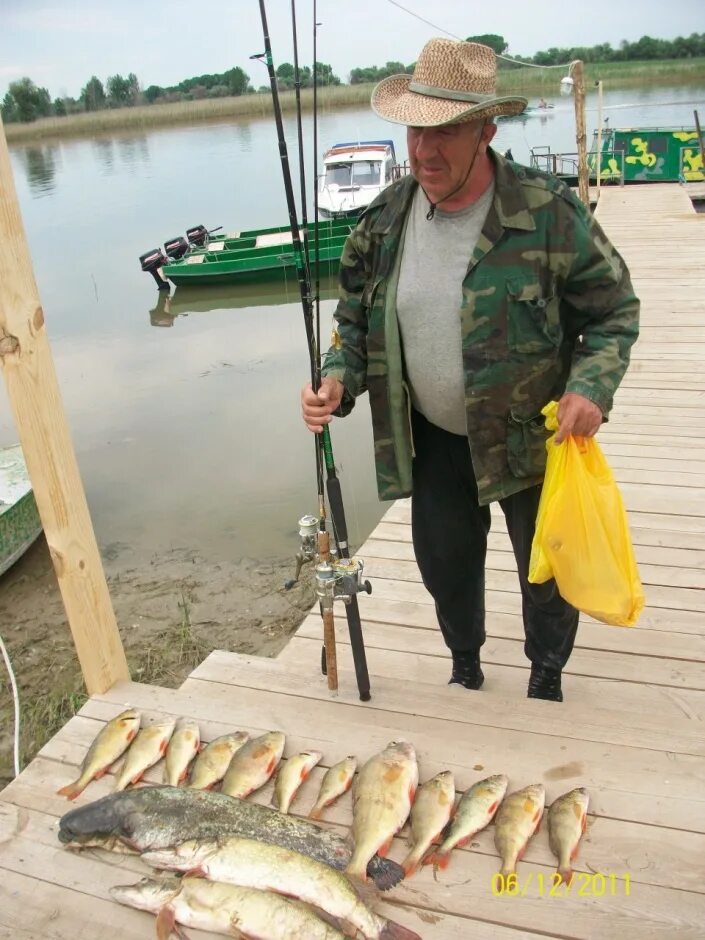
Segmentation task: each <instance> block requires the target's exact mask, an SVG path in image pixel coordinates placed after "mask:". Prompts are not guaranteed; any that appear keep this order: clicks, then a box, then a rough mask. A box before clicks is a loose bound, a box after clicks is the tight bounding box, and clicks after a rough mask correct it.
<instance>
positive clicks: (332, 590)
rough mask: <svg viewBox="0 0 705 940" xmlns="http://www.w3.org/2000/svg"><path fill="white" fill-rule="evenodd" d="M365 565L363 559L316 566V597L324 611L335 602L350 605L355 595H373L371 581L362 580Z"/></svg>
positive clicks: (325, 562)
mask: <svg viewBox="0 0 705 940" xmlns="http://www.w3.org/2000/svg"><path fill="white" fill-rule="evenodd" d="M364 567H365V563H364V561H363V560H362V559H361V558H335V557H333V556H332V553H331V558H330V560H329V561H320V562H319V563H318V564H317V565H316V597H317V598H318V600H319V601H320V604H321V607H323V608H324V609H325V608H326V607H327V608H331V607H332V606H333V603H334V601H342V602H343V603H344V604H349V603H350V601H351V600H352V599H353V596H354V595H355V594H359V593H360V592H361V591H364V592H365V593H366V594H371V593H372V585H371V584H370V582H369V581H363V580H362V572H363V570H364Z"/></svg>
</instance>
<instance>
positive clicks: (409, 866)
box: [401, 849, 423, 878]
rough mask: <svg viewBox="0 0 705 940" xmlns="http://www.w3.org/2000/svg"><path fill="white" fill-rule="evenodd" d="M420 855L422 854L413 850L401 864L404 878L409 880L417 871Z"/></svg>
mask: <svg viewBox="0 0 705 940" xmlns="http://www.w3.org/2000/svg"><path fill="white" fill-rule="evenodd" d="M422 854H423V853H422V852H419V851H417V850H416V849H414V850H413V851H412V852H409V854H408V855H407V856H406V858H405V859H404V861H403V862H402V863H401V867H402V868H403V869H404V877H405V878H410V877H411V876H412V875H414V874H416V872H417V871H418V870H419V866H420V865H421V855H422Z"/></svg>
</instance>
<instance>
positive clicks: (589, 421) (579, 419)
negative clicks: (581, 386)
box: [556, 392, 602, 444]
mask: <svg viewBox="0 0 705 940" xmlns="http://www.w3.org/2000/svg"><path fill="white" fill-rule="evenodd" d="M557 417H558V430H557V431H556V444H560V443H561V442H562V441H564V440H565V439H566V437H568V435H569V434H572V435H573V437H594V436H595V434H597V432H598V431H599V430H600V425H601V424H602V411H601V410H600V408H599V407H598V406H597V405H596V404H595V402H594V401H590V399H589V398H585V397H584V396H583V395H578V394H576V393H575V392H567V393H566V394H565V395H564V396H563V397H562V398H561V400H560V401H559V402H558V413H557Z"/></svg>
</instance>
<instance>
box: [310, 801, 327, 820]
mask: <svg viewBox="0 0 705 940" xmlns="http://www.w3.org/2000/svg"><path fill="white" fill-rule="evenodd" d="M322 815H323V807H322V806H319V805H318V803H316V805H315V806H314V807H313V809H312V810H311V812H310V813H309V814H308V818H309V819H320V818H321V816H322Z"/></svg>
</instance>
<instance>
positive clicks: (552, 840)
mask: <svg viewBox="0 0 705 940" xmlns="http://www.w3.org/2000/svg"><path fill="white" fill-rule="evenodd" d="M589 802H590V796H589V794H588V791H587V790H586V789H585V787H576V789H575V790H570V792H568V793H564V794H563V796H559V797H558V799H557V800H554V801H553V803H552V804H551V806H550V807H549V810H548V844H549V845H550V846H551V851H552V852H553V854H554V855H555V856H556V858H557V859H558V874H559V875H560V876H561V881H562V882H565V883H566V884H570V882H571V881H572V880H573V866H572V862H573V859H574V858H575V856H576V855H577V854H578V843H579V842H580V839H581V837H582V835H583V833H584V832H585V829H586V827H587V809H588V804H589Z"/></svg>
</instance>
